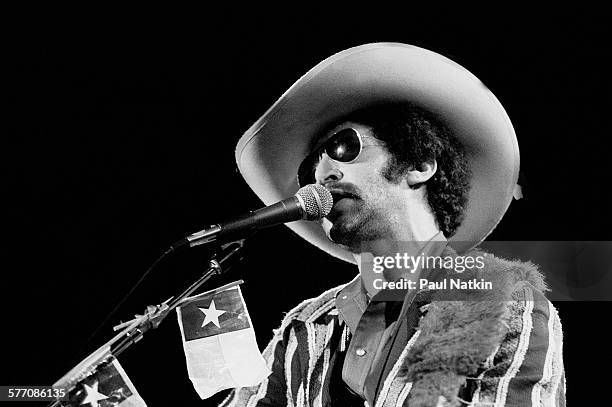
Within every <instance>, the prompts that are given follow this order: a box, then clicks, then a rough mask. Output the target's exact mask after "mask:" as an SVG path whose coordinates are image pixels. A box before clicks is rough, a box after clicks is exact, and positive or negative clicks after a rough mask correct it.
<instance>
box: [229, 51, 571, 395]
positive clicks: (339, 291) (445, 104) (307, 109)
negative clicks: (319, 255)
mask: <svg viewBox="0 0 612 407" xmlns="http://www.w3.org/2000/svg"><path fill="white" fill-rule="evenodd" d="M236 158H237V162H238V165H239V168H240V171H241V173H242V174H243V176H244V177H245V179H246V180H247V182H248V183H249V185H250V186H251V188H253V190H254V191H255V192H256V193H257V194H258V195H259V196H260V197H261V198H262V200H263V201H264V202H265V203H272V202H274V201H277V200H278V199H280V198H282V197H285V196H289V195H291V194H292V193H294V192H295V190H296V189H297V188H298V187H299V185H305V184H308V183H318V184H320V185H323V186H325V187H326V188H327V189H329V190H330V192H331V193H332V195H333V197H334V207H333V209H332V211H331V213H330V214H329V215H328V216H327V217H326V219H324V220H323V222H322V224H315V223H306V222H304V223H296V224H292V225H290V227H291V228H292V229H293V230H294V231H296V232H297V233H298V234H299V235H300V236H302V237H303V238H305V239H306V240H308V241H309V242H311V243H313V244H315V245H316V246H318V247H319V248H321V249H323V250H325V251H327V252H328V253H330V254H332V255H334V256H336V257H339V258H341V259H343V260H346V261H349V262H352V263H356V264H357V265H358V267H359V276H357V277H356V278H355V279H354V280H353V281H351V282H349V283H348V284H346V285H343V286H340V287H336V288H332V289H330V290H329V291H327V292H325V293H323V294H322V295H320V296H319V297H317V298H313V299H310V300H306V301H304V302H303V303H302V304H300V305H298V306H297V307H296V308H294V309H293V310H292V311H290V312H289V313H288V314H287V315H286V316H285V318H284V320H283V322H282V324H281V327H280V328H279V329H278V330H277V331H275V335H274V338H273V339H272V341H271V342H270V344H269V345H268V346H267V348H266V350H265V351H264V357H265V358H266V360H267V361H268V364H269V367H270V369H271V370H272V374H271V375H270V376H269V377H268V378H267V379H266V380H264V382H263V383H261V384H260V385H259V386H257V387H254V388H243V389H236V390H234V391H233V392H232V394H231V395H230V396H229V398H228V399H227V400H226V401H225V403H224V404H225V405H231V406H233V405H245V406H247V405H248V406H251V405H253V406H255V405H262V406H264V405H283V406H285V405H291V406H293V405H295V406H310V405H313V406H319V405H320V406H342V405H347V406H349V405H350V406H352V405H364V403H365V405H370V406H401V405H409V406H447V405H448V406H457V405H467V404H470V405H482V406H485V405H486V406H490V405H508V406H510V405H512V406H523V405H547V406H548V405H563V404H564V403H565V401H564V400H565V399H564V394H565V380H564V375H563V361H562V355H561V341H562V338H561V330H560V329H561V328H560V322H559V319H558V316H557V313H556V310H555V309H554V307H553V306H552V305H551V304H550V303H549V302H548V301H547V300H546V299H545V297H544V296H543V295H542V291H543V290H545V285H544V283H543V281H542V278H541V276H540V274H539V273H538V271H537V269H536V268H535V267H534V266H533V265H531V264H524V263H519V262H509V261H505V260H502V259H498V258H495V257H494V256H491V255H487V254H485V253H482V252H479V251H475V250H473V247H474V246H476V245H477V244H478V243H479V242H481V241H482V240H483V239H484V238H485V237H486V236H487V235H488V234H489V233H490V232H491V230H492V229H493V228H494V227H495V226H496V225H497V223H498V222H499V221H500V219H501V217H502V216H503V214H504V212H505V211H506V209H507V207H508V205H509V204H510V201H511V200H512V197H513V196H515V195H516V194H517V193H518V189H517V186H516V181H517V178H518V167H519V156H518V146H517V143H516V137H515V135H514V131H513V129H512V125H511V123H510V121H509V119H508V117H507V115H506V113H505V111H504V110H503V108H502V107H501V105H500V104H499V102H498V101H497V99H495V97H494V96H493V95H492V94H491V93H490V92H489V91H488V90H487V89H486V88H485V87H484V86H483V85H482V84H481V83H480V82H479V81H478V80H477V79H476V78H475V77H474V76H473V75H471V74H470V73H469V72H468V71H466V70H465V69H463V68H462V67H460V66H458V65H457V64H455V63H453V62H452V61H450V60H448V59H446V58H444V57H442V56H440V55H438V54H435V53H432V52H429V51H426V50H423V49H420V48H417V47H412V46H408V45H404V44H368V45H364V46H360V47H356V48H351V49H349V50H346V51H343V52H341V53H339V54H336V55H334V56H332V57H330V58H328V59H327V60H325V61H323V62H321V63H320V64H319V65H317V66H316V67H314V68H313V69H312V70H310V71H309V72H308V73H307V74H306V75H304V76H303V77H302V78H301V79H300V80H298V81H297V82H296V83H295V84H294V85H293V86H292V87H291V88H290V89H289V90H288V91H287V92H286V93H285V94H284V95H283V96H282V97H281V99H280V100H279V101H278V102H277V103H276V104H275V105H274V106H272V108H271V109H270V110H269V111H268V112H266V114H264V116H263V117H262V118H261V119H260V120H259V121H258V122H256V123H255V124H254V125H253V126H252V127H251V129H249V130H248V131H247V132H246V134H245V135H244V136H243V138H242V139H241V140H240V142H239V143H238V147H237V150H236ZM296 175H297V176H298V180H297V182H296V181H295V176H296ZM400 249H401V250H400ZM400 252H401V256H400ZM394 253H395V254H396V256H393V254H394ZM402 256H403V257H402ZM409 258H410V259H412V260H413V263H411V264H412V265H413V267H412V268H411V269H410V270H409V267H407V263H404V264H403V265H401V263H402V262H401V261H402V260H406V261H407V260H408V259H409ZM419 258H421V259H422V260H423V261H422V262H420V263H418V262H414V260H415V259H416V260H418V259H419ZM429 258H431V259H434V260H435V259H439V260H440V262H439V263H435V261H434V263H433V264H432V265H430V264H428V263H425V259H429ZM468 258H472V259H476V261H477V262H479V263H478V266H477V267H475V268H471V269H468V270H466V269H465V267H463V266H464V265H467V260H466V259H468ZM379 259H383V260H385V259H386V260H385V261H384V265H385V267H382V268H383V269H385V270H384V272H382V273H378V272H377V270H376V269H375V267H374V265H378V266H380V265H381V264H382V263H378V262H377V261H378V260H379ZM389 259H391V260H390V261H387V260H389ZM442 259H444V261H445V264H444V265H442V263H441V261H442ZM459 260H461V263H460V262H459ZM446 262H450V263H451V264H454V266H452V265H451V266H448V265H447V264H446ZM460 264H461V265H462V269H459V268H457V267H456V266H457V265H460ZM450 280H453V281H455V280H457V281H458V283H457V285H458V286H460V288H459V287H458V288H456V289H454V290H453V289H447V287H443V286H442V285H436V283H442V282H444V281H446V282H447V283H448V282H449V281H450ZM470 280H474V281H477V280H478V281H482V282H488V283H490V284H491V288H487V287H485V288H483V287H481V286H478V285H476V286H475V287H472V286H470V287H468V286H467V283H468V281H470ZM421 281H425V285H424V286H419V285H418V283H420V282H421ZM400 282H405V284H404V285H401V284H399V283H400ZM430 283H431V284H432V285H429V284H430ZM461 283H465V284H466V285H465V286H463V285H461ZM394 284H395V285H394ZM411 284H412V285H411ZM393 287H399V289H395V288H393ZM466 287H467V288H466Z"/></svg>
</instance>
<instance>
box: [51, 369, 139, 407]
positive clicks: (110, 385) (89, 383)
mask: <svg viewBox="0 0 612 407" xmlns="http://www.w3.org/2000/svg"><path fill="white" fill-rule="evenodd" d="M68 397H69V398H68V401H62V405H63V406H66V407H77V406H79V407H111V406H119V407H146V404H145V402H144V400H143V399H142V397H140V395H139V394H138V392H137V391H136V388H135V387H134V385H133V384H132V382H131V381H130V379H129V378H128V376H127V374H125V371H124V370H123V368H122V367H121V365H120V364H119V361H117V359H115V358H111V359H110V360H109V362H107V363H105V364H103V365H100V366H99V367H98V368H97V369H96V372H95V373H94V374H93V375H91V376H89V377H88V378H86V379H85V380H83V381H82V382H80V383H79V384H78V385H77V386H76V387H75V388H74V389H73V390H72V391H71V392H70V394H69V395H68Z"/></svg>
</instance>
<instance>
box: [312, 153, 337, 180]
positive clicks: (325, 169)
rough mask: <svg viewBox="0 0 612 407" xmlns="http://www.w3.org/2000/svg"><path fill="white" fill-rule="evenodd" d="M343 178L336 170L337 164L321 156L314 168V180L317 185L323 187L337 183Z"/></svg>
mask: <svg viewBox="0 0 612 407" xmlns="http://www.w3.org/2000/svg"><path fill="white" fill-rule="evenodd" d="M343 176H344V174H342V171H340V169H339V168H338V164H337V163H335V162H334V161H332V160H330V159H329V157H328V156H327V154H325V153H323V156H322V157H321V159H320V160H319V163H318V164H317V167H316V168H315V180H316V182H317V184H321V185H325V184H327V183H329V182H337V181H340V180H341V179H342V177H343Z"/></svg>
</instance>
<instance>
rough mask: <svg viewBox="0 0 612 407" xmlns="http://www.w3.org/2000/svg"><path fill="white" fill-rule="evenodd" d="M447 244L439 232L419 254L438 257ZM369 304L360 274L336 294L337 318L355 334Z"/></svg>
mask: <svg viewBox="0 0 612 407" xmlns="http://www.w3.org/2000/svg"><path fill="white" fill-rule="evenodd" d="M447 243H448V241H447V240H446V237H445V236H444V234H443V233H442V232H441V231H440V232H438V233H436V234H435V235H434V236H433V237H432V238H431V239H430V240H429V241H427V243H426V244H425V245H424V246H423V249H422V250H421V252H422V253H423V254H424V255H425V256H437V255H440V254H441V253H442V252H443V251H444V249H445V248H446V245H447ZM419 271H420V270H419ZM369 302H370V298H369V295H368V292H367V290H366V289H365V287H364V286H363V282H362V280H361V275H360V274H358V275H357V276H356V277H355V278H354V279H353V280H351V282H349V283H348V284H347V285H346V286H345V287H344V288H342V289H341V290H340V291H338V293H337V294H336V308H337V309H338V317H339V319H340V321H343V322H345V323H346V324H347V325H348V326H349V328H350V330H351V332H355V330H356V329H357V325H358V323H359V320H360V319H361V316H362V315H363V313H364V312H365V310H366V308H367V307H368V303H369Z"/></svg>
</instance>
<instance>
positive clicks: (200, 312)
mask: <svg viewBox="0 0 612 407" xmlns="http://www.w3.org/2000/svg"><path fill="white" fill-rule="evenodd" d="M176 312H177V316H178V322H179V327H180V328H181V336H182V338H183V348H184V350H185V357H186V359H187V372H188V374H189V378H190V379H191V381H192V382H193V386H194V387H195V389H196V391H197V392H198V395H199V396H200V398H202V399H205V398H208V397H210V396H212V395H214V394H215V393H218V392H219V391H221V390H224V389H228V388H233V387H250V386H255V385H257V384H259V383H260V382H261V381H263V380H264V379H265V378H266V377H268V375H269V374H270V370H269V369H268V367H267V366H266V363H265V361H264V359H263V357H262V356H261V352H260V351H259V349H258V347H257V342H256V340H255V331H254V330H253V326H252V324H251V319H250V318H249V314H248V312H247V309H246V305H245V303H244V299H243V298H242V292H241V291H240V287H239V286H238V285H236V284H228V286H225V287H221V288H219V289H216V290H212V291H208V292H205V293H203V294H200V295H197V296H195V297H191V298H188V299H186V300H185V301H184V302H183V303H182V305H181V306H180V307H177V308H176Z"/></svg>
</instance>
